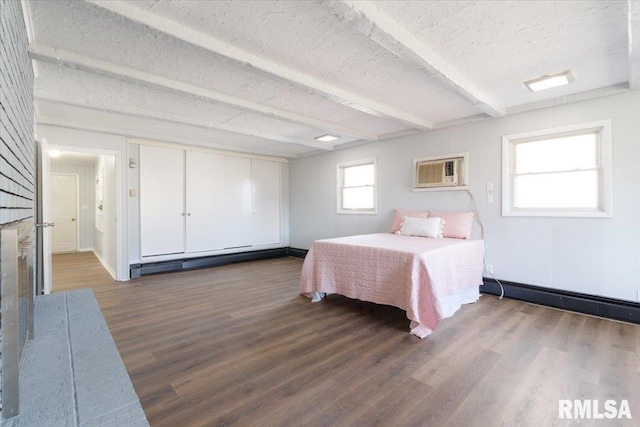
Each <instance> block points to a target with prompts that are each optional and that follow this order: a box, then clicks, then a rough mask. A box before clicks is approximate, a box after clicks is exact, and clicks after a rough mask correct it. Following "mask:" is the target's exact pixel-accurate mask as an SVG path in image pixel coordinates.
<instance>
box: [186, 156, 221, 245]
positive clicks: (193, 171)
mask: <svg viewBox="0 0 640 427" xmlns="http://www.w3.org/2000/svg"><path fill="white" fill-rule="evenodd" d="M186 176H187V185H186V201H187V205H186V207H187V208H186V211H187V225H186V230H187V235H186V247H187V252H202V251H211V250H216V249H222V248H224V247H225V246H226V242H227V233H228V232H229V230H228V227H227V226H226V224H225V218H226V201H225V156H222V155H219V154H211V153H202V152H193V151H187V170H186Z"/></svg>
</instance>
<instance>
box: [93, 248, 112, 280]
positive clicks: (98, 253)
mask: <svg viewBox="0 0 640 427" xmlns="http://www.w3.org/2000/svg"><path fill="white" fill-rule="evenodd" d="M91 251H92V252H93V254H94V255H95V256H96V258H98V261H100V264H102V266H103V267H104V269H105V270H107V272H108V273H109V274H110V275H111V277H112V278H113V280H118V279H116V273H115V271H113V269H112V268H111V267H110V266H109V264H108V263H107V261H105V259H104V258H102V255H100V252H98V251H96V250H95V249H91Z"/></svg>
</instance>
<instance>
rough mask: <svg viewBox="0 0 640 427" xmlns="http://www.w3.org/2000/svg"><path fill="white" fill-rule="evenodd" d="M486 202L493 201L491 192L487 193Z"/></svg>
mask: <svg viewBox="0 0 640 427" xmlns="http://www.w3.org/2000/svg"><path fill="white" fill-rule="evenodd" d="M487 203H493V194H487Z"/></svg>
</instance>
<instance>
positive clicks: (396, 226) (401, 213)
mask: <svg viewBox="0 0 640 427" xmlns="http://www.w3.org/2000/svg"><path fill="white" fill-rule="evenodd" d="M405 216H408V217H412V218H429V211H405V210H402V209H397V208H396V214H395V216H394V217H393V225H392V226H391V232H392V233H395V232H396V231H398V230H400V224H402V218H404V217H405Z"/></svg>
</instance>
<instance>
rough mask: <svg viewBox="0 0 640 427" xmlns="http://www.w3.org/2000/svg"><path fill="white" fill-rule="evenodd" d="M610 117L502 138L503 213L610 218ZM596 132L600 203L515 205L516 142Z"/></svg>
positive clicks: (611, 210)
mask: <svg viewBox="0 0 640 427" xmlns="http://www.w3.org/2000/svg"><path fill="white" fill-rule="evenodd" d="M611 127H612V126H611V120H599V121H594V122H589V123H581V124H575V125H570V126H562V127H557V128H553V129H545V130H541V131H535V132H525V133H520V134H515V135H506V136H503V137H502V215H503V216H534V217H535V216H537V217H579V218H580V217H587V218H611V216H612V215H613V209H612V208H613V202H612V157H611V154H612V147H611V146H612V136H611V134H612V131H611ZM591 132H595V133H597V135H598V147H597V149H598V160H599V164H598V177H599V182H598V193H599V199H600V201H599V205H598V207H597V208H595V209H573V208H569V209H567V208H516V207H515V206H514V205H513V202H514V199H515V197H514V191H515V189H514V187H515V186H514V179H515V162H514V160H515V159H514V156H515V150H514V147H515V145H517V144H518V143H522V142H531V141H538V140H540V141H542V140H545V139H552V138H558V137H566V136H571V135H580V134H585V133H591Z"/></svg>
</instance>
